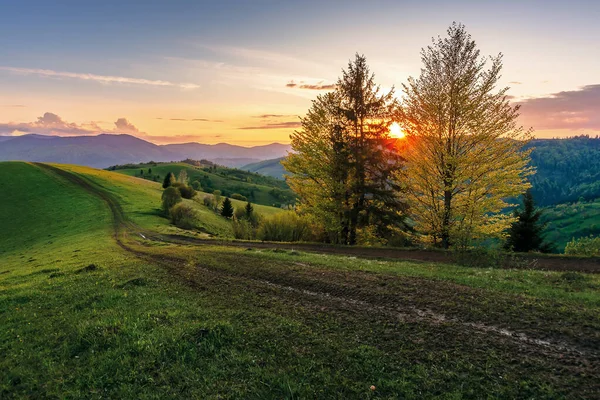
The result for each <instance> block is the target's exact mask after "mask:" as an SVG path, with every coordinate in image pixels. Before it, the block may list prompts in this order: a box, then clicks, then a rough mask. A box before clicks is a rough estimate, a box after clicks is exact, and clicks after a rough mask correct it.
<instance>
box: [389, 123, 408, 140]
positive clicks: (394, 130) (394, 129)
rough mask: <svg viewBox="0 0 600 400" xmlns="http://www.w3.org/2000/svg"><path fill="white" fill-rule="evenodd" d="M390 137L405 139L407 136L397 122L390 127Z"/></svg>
mask: <svg viewBox="0 0 600 400" xmlns="http://www.w3.org/2000/svg"><path fill="white" fill-rule="evenodd" d="M390 136H391V137H393V138H396V139H404V137H405V136H406V134H405V133H404V131H403V130H402V128H400V125H398V123H397V122H394V123H393V124H392V125H390Z"/></svg>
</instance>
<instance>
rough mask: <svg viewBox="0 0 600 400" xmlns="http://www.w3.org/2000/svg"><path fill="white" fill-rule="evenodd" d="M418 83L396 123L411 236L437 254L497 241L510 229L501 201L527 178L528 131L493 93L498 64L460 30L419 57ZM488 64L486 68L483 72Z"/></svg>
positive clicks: (407, 93) (499, 93) (408, 88)
mask: <svg viewBox="0 0 600 400" xmlns="http://www.w3.org/2000/svg"><path fill="white" fill-rule="evenodd" d="M422 61H423V64H424V65H423V68H422V69H421V73H420V76H419V77H418V78H413V77H410V78H409V79H408V83H407V84H404V85H403V86H402V87H403V90H404V96H403V100H402V107H401V109H400V113H399V117H400V123H401V125H402V128H403V129H404V131H405V132H406V134H407V139H406V140H407V145H406V146H407V151H405V152H404V153H403V155H404V156H405V158H406V168H404V169H401V170H399V171H398V172H399V173H400V174H401V176H402V177H403V178H404V179H403V181H404V183H406V186H407V198H408V202H409V204H410V207H411V210H410V213H411V218H412V219H414V221H415V229H416V230H417V231H419V232H420V233H421V234H422V235H423V238H425V239H426V240H427V241H429V242H431V243H433V244H435V245H439V246H441V247H443V248H446V249H447V248H449V247H450V246H456V247H462V248H468V247H469V246H470V245H471V243H472V242H473V241H474V240H478V239H479V240H480V239H485V238H500V237H502V236H503V233H504V232H505V230H506V229H508V228H509V227H510V224H511V223H512V219H513V218H512V217H511V216H510V215H508V214H504V213H502V211H503V210H504V209H506V208H507V207H509V206H510V203H508V202H507V201H506V200H507V199H508V198H511V197H514V196H518V195H519V194H521V193H523V192H524V191H525V190H526V189H527V188H528V187H529V186H530V185H529V182H528V180H527V177H528V176H529V175H531V174H532V171H531V169H530V168H529V167H528V164H529V151H526V150H525V151H523V149H522V147H523V145H524V144H525V143H527V141H528V140H530V139H531V131H530V130H525V129H524V128H523V127H522V126H519V125H518V121H519V106H516V105H513V104H511V103H510V101H509V98H508V97H507V95H506V93H507V90H508V88H504V87H499V81H500V77H501V70H502V56H501V55H498V56H496V57H490V58H485V57H481V55H480V51H479V50H478V49H477V46H476V43H475V41H474V40H473V39H472V38H471V35H469V34H468V33H467V31H466V29H465V26H464V25H462V24H457V23H453V24H452V25H451V26H450V27H449V28H448V31H447V36H446V37H438V38H437V39H435V40H433V42H432V44H431V45H429V46H428V47H427V48H425V49H423V50H422ZM488 62H489V64H488Z"/></svg>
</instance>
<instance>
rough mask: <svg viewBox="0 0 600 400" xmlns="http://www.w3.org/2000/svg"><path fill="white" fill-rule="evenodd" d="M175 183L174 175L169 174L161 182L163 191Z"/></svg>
mask: <svg viewBox="0 0 600 400" xmlns="http://www.w3.org/2000/svg"><path fill="white" fill-rule="evenodd" d="M175 182H177V179H175V175H174V174H173V173H172V172H169V173H168V174H167V175H166V176H165V180H164V181H163V184H162V187H163V189H166V188H168V187H169V186H171V185H172V184H174V183H175Z"/></svg>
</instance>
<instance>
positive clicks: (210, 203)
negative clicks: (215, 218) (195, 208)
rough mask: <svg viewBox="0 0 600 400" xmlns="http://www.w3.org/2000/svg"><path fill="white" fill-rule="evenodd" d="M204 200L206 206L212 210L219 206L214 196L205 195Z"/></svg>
mask: <svg viewBox="0 0 600 400" xmlns="http://www.w3.org/2000/svg"><path fill="white" fill-rule="evenodd" d="M202 202H203V203H204V205H205V206H206V207H208V208H210V209H211V210H214V209H216V208H217V203H216V202H215V199H214V198H213V197H212V196H204V200H202Z"/></svg>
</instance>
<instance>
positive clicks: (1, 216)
mask: <svg viewBox="0 0 600 400" xmlns="http://www.w3.org/2000/svg"><path fill="white" fill-rule="evenodd" d="M56 167H57V168H59V169H61V170H62V171H67V172H68V173H70V174H74V175H75V176H77V177H80V178H82V179H84V180H85V181H86V182H89V183H90V185H91V187H93V189H94V190H93V191H92V190H89V188H88V189H86V188H85V187H83V186H81V185H78V184H76V183H74V181H72V180H69V179H66V178H65V176H62V175H60V174H57V173H55V172H53V170H51V169H48V168H43V167H41V166H38V165H35V164H29V163H20V162H9V163H0V193H2V194H1V196H0V226H1V228H2V232H1V233H2V235H1V236H0V321H1V326H2V329H1V330H0V371H2V373H1V374H0V398H2V399H12V398H111V399H114V398H126V399H129V398H131V399H146V398H148V399H151V398H157V399H158V398H160V399H164V398H181V399H190V398H202V399H223V398H231V399H238V398H244V399H271V398H273V399H282V398H286V399H302V398H338V399H351V398H357V399H374V398H381V399H397V398H406V399H423V398H447V399H461V398H472V399H479V398H523V399H525V398H528V399H529V398H535V399H556V398H590V399H591V398H598V397H599V396H600V389H599V387H598V380H599V378H600V353H599V349H600V290H599V289H600V276H599V275H594V274H583V273H573V272H570V273H562V272H546V271H527V270H516V269H515V270H511V269H507V270H498V269H492V268H467V267H460V266H456V265H452V264H433V263H424V262H416V261H402V260H399V261H389V260H374V259H370V260H367V259H361V258H356V257H346V256H334V255H323V254H314V253H303V252H298V251H289V250H286V251H283V250H277V249H275V250H252V249H246V248H243V247H241V248H233V247H227V246H217V245H202V246H198V245H181V244H176V243H170V242H166V241H159V240H153V239H152V238H149V237H147V238H144V237H141V236H140V235H139V234H138V231H139V230H144V232H147V231H152V232H158V233H161V234H165V233H167V234H168V233H176V234H183V232H181V230H178V229H177V228H175V227H173V226H171V225H170V224H169V223H168V220H167V219H165V218H163V217H161V216H160V214H159V209H158V208H159V205H160V195H161V188H160V185H159V184H158V183H153V182H150V181H146V180H143V179H139V178H135V177H131V176H127V175H124V174H120V173H116V172H109V171H101V170H95V169H91V168H86V167H78V166H72V165H58V166H56ZM99 193H100V194H103V196H104V197H101V196H99V195H98V194H99ZM106 199H114V200H115V201H117V202H118V203H119V204H120V206H121V207H122V210H123V213H124V215H125V218H126V219H127V221H128V224H120V225H119V224H115V222H114V219H113V214H112V213H111V209H110V208H109V207H108V206H107V200H106ZM190 204H193V205H194V207H198V208H197V210H198V212H199V213H200V215H201V216H202V219H203V224H205V227H206V230H207V231H209V232H211V233H212V234H213V235H214V236H222V237H227V231H226V230H227V227H226V226H228V225H226V224H224V223H227V224H228V222H227V221H225V220H223V219H221V217H219V216H217V215H215V214H214V213H213V212H212V211H210V210H208V209H205V210H203V207H204V206H203V205H201V204H199V203H198V202H193V201H190ZM234 204H235V205H238V204H237V203H234ZM241 204H243V202H242V203H240V205H241ZM266 208H268V207H265V209H266ZM270 209H272V210H275V211H271V210H261V212H263V211H264V212H265V213H267V212H268V211H271V212H279V211H278V210H277V209H274V208H270ZM201 211H205V212H201ZM372 386H373V388H371V387H372Z"/></svg>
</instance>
